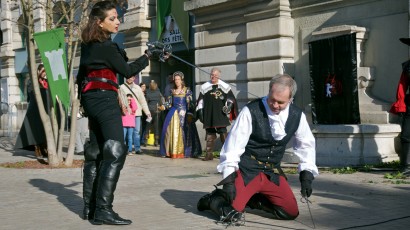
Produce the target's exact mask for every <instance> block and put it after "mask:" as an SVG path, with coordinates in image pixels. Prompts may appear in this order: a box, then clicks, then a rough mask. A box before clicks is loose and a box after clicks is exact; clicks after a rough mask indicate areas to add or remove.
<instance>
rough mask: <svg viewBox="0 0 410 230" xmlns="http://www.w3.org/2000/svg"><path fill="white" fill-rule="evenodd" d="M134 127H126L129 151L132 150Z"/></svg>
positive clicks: (125, 136) (125, 138)
mask: <svg viewBox="0 0 410 230" xmlns="http://www.w3.org/2000/svg"><path fill="white" fill-rule="evenodd" d="M133 134H134V127H124V140H125V141H126V142H127V146H128V152H132V135H133Z"/></svg>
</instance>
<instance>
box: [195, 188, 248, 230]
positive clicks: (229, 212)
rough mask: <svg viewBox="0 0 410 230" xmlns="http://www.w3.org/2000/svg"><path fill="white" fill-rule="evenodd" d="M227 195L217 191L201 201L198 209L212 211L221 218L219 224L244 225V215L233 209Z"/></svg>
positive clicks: (220, 190) (219, 190)
mask: <svg viewBox="0 0 410 230" xmlns="http://www.w3.org/2000/svg"><path fill="white" fill-rule="evenodd" d="M226 196H227V195H226V194H225V192H224V191H223V190H222V189H215V190H214V191H213V192H212V193H209V194H206V195H205V196H203V197H201V199H199V201H198V204H197V209H198V210H199V211H205V210H211V211H212V212H214V213H216V214H217V215H218V216H219V222H223V223H227V224H229V225H241V224H243V221H244V220H243V218H242V213H241V212H238V211H236V210H235V209H233V207H232V205H231V204H230V203H229V202H228V201H227V200H226Z"/></svg>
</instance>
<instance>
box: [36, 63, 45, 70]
mask: <svg viewBox="0 0 410 230" xmlns="http://www.w3.org/2000/svg"><path fill="white" fill-rule="evenodd" d="M42 68H44V64H43V63H40V64H39V65H38V66H37V71H40V70H41V69H42Z"/></svg>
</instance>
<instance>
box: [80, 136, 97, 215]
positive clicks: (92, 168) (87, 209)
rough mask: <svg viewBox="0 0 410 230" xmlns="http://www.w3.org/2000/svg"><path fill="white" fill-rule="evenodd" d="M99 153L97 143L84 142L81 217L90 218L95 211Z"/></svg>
mask: <svg viewBox="0 0 410 230" xmlns="http://www.w3.org/2000/svg"><path fill="white" fill-rule="evenodd" d="M99 153H100V150H99V148H98V145H97V144H89V143H88V144H86V145H85V148H84V158H85V161H84V168H83V201H84V209H83V219H84V220H91V219H93V218H94V212H95V193H96V189H97V185H96V182H97V180H96V177H97V165H98V160H97V156H98V154H99Z"/></svg>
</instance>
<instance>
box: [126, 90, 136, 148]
mask: <svg viewBox="0 0 410 230" xmlns="http://www.w3.org/2000/svg"><path fill="white" fill-rule="evenodd" d="M126 103H127V108H126V109H125V111H124V112H125V114H123V115H122V126H123V129H124V139H125V142H126V143H127V146H128V155H129V156H132V135H133V134H134V129H135V112H136V111H137V103H136V102H135V99H134V98H133V97H132V95H131V94H127V102H126Z"/></svg>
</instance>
